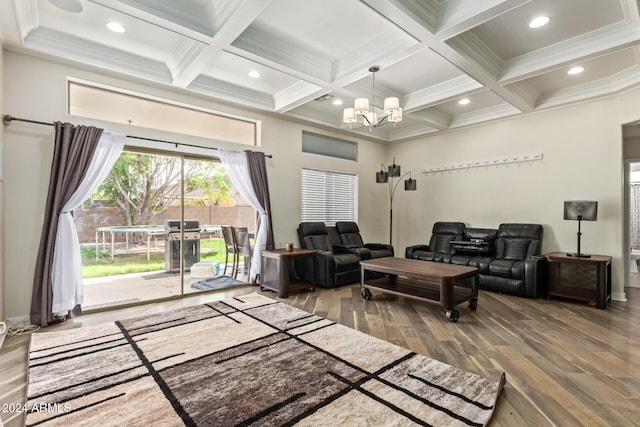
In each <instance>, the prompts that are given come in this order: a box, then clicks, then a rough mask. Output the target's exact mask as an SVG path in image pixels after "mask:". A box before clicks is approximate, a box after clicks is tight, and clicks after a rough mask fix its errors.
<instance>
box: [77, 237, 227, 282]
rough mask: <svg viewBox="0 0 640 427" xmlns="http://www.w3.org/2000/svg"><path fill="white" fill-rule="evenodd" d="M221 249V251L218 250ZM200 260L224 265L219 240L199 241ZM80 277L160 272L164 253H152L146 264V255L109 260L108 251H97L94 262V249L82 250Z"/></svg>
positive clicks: (116, 257) (162, 268) (163, 265)
mask: <svg viewBox="0 0 640 427" xmlns="http://www.w3.org/2000/svg"><path fill="white" fill-rule="evenodd" d="M221 247H222V251H220V248H221ZM200 250H201V252H200V260H201V261H218V262H220V263H224V259H225V246H224V242H223V244H222V246H220V243H219V239H203V240H201V241H200ZM80 251H81V253H82V277H84V278H86V279H88V278H91V277H104V276H114V275H117V274H127V273H142V272H145V271H162V270H164V267H165V260H164V251H163V252H162V253H158V252H152V253H151V256H150V259H149V261H148V262H147V254H146V252H145V253H138V254H130V255H117V254H116V256H115V257H114V258H113V261H112V260H111V252H110V251H109V250H102V249H100V250H98V260H96V248H95V247H87V248H82V249H81V250H80Z"/></svg>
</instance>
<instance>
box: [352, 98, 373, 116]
mask: <svg viewBox="0 0 640 427" xmlns="http://www.w3.org/2000/svg"><path fill="white" fill-rule="evenodd" d="M353 109H354V110H355V113H356V114H362V115H364V114H367V113H368V112H369V98H356V101H355V102H354V104H353Z"/></svg>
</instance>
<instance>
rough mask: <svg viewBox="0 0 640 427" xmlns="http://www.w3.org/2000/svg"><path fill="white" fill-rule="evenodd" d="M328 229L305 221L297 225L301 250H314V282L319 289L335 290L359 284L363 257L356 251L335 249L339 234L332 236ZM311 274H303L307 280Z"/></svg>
mask: <svg viewBox="0 0 640 427" xmlns="http://www.w3.org/2000/svg"><path fill="white" fill-rule="evenodd" d="M329 233H330V232H329V228H328V227H327V226H326V225H325V224H324V222H303V223H300V225H299V226H298V238H299V239H300V247H301V248H303V249H313V250H315V251H316V254H315V256H314V264H313V271H314V276H315V277H314V281H315V284H316V286H320V287H324V288H334V287H337V286H342V285H346V284H350V283H354V282H359V281H360V257H359V256H358V255H357V252H356V253H354V252H353V251H352V252H347V251H346V250H344V249H340V247H339V246H334V243H338V242H336V241H335V239H336V237H335V236H337V234H336V235H335V236H334V240H333V241H332V236H331V235H330V234H329ZM308 274H309V272H301V275H302V276H303V278H304V279H305V280H311V277H305V275H308Z"/></svg>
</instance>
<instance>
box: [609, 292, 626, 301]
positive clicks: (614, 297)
mask: <svg viewBox="0 0 640 427" xmlns="http://www.w3.org/2000/svg"><path fill="white" fill-rule="evenodd" d="M626 300H627V294H625V293H624V292H622V293H620V292H612V293H611V301H626Z"/></svg>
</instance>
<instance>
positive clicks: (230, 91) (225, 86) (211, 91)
mask: <svg viewBox="0 0 640 427" xmlns="http://www.w3.org/2000/svg"><path fill="white" fill-rule="evenodd" d="M186 89H187V90H189V91H191V92H195V93H197V94H199V95H204V96H207V97H211V98H213V99H218V100H222V101H227V102H231V103H233V104H240V105H242V106H245V107H251V108H257V109H260V110H268V111H273V98H272V97H271V96H269V95H265V94H263V93H260V92H257V91H255V90H251V89H247V88H244V87H240V86H237V85H233V84H230V83H226V82H222V81H220V80H216V79H214V78H212V77H207V76H200V77H198V78H196V79H195V80H194V81H193V82H192V83H191V84H190V85H189V86H187V87H186Z"/></svg>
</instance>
